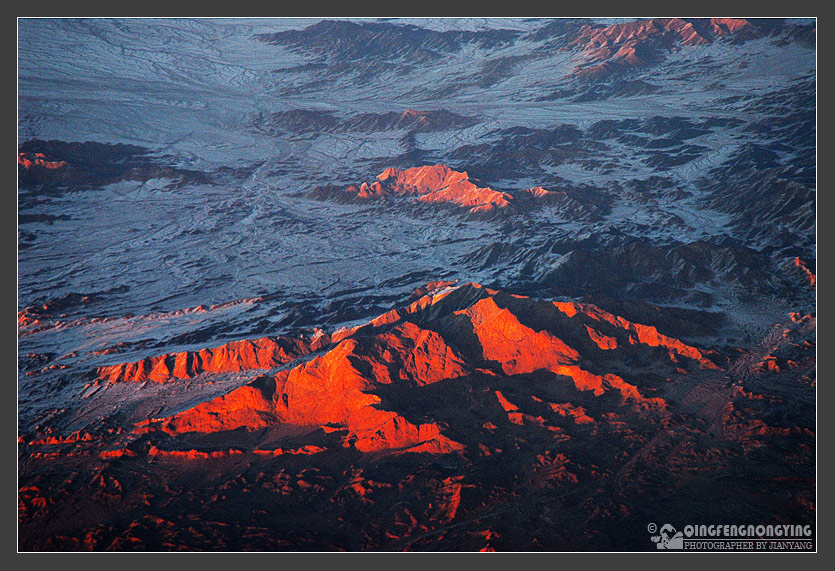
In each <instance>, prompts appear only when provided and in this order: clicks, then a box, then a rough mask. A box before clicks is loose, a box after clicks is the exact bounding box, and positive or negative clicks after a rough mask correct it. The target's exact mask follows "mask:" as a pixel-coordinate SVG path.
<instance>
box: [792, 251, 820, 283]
mask: <svg viewBox="0 0 835 571" xmlns="http://www.w3.org/2000/svg"><path fill="white" fill-rule="evenodd" d="M794 265H795V266H797V267H798V268H800V269H801V270H803V272H804V273H805V274H806V277H807V278H808V279H809V285H811V286H812V287H813V288H814V287H816V282H817V278H816V276H815V274H813V273H812V272H811V271H810V270H809V267H808V266H807V265H806V262H804V261H803V260H801V259H800V258H799V257H796V258H795V259H794Z"/></svg>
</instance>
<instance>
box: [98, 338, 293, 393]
mask: <svg viewBox="0 0 835 571" xmlns="http://www.w3.org/2000/svg"><path fill="white" fill-rule="evenodd" d="M309 351H310V345H309V343H307V342H305V341H304V340H302V339H292V338H274V337H263V338H261V339H255V340H243V341H233V342H231V343H227V344H226V345H221V346H220V347H216V348H214V349H202V350H200V351H185V352H182V353H170V354H167V355H159V356H156V357H148V358H145V359H142V360H140V361H135V362H132V363H120V364H118V365H112V366H108V367H100V368H99V369H98V371H97V376H98V377H100V378H102V379H105V380H107V381H110V382H114V383H115V382H142V381H153V382H157V383H164V382H167V381H172V380H182V379H189V378H192V377H194V376H196V375H198V374H200V373H204V372H206V373H230V372H238V371H246V370H252V369H272V368H274V367H277V366H279V365H283V364H285V363H289V362H290V361H292V360H294V359H296V358H298V357H299V356H301V355H304V354H306V353H308V352H309Z"/></svg>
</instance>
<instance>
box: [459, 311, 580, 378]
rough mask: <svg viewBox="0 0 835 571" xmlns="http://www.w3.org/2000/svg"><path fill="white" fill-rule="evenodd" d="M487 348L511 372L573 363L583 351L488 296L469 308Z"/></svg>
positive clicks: (489, 355)
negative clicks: (523, 320)
mask: <svg viewBox="0 0 835 571" xmlns="http://www.w3.org/2000/svg"><path fill="white" fill-rule="evenodd" d="M456 314H462V315H466V316H467V317H468V318H469V319H470V321H471V322H472V324H473V329H474V332H475V334H476V335H477V336H478V339H479V342H480V343H481V346H482V349H483V351H484V358H485V359H487V360H490V361H498V362H499V363H500V364H501V366H502V370H504V372H505V373H507V374H521V373H530V372H532V371H536V370H537V369H548V370H553V368H554V367H556V366H559V365H561V364H567V363H573V362H575V361H577V360H578V359H579V358H580V355H579V353H577V351H575V350H574V349H572V348H571V347H569V346H568V345H566V344H565V343H564V342H563V341H562V340H560V339H558V338H557V337H554V336H553V335H551V334H550V333H548V332H546V331H534V330H532V329H530V328H528V327H526V326H525V325H523V324H522V323H520V322H519V320H518V319H517V318H516V316H514V315H513V314H512V313H511V312H510V311H509V310H508V309H503V308H500V307H499V306H498V305H496V302H495V301H494V300H493V299H492V298H490V297H488V298H484V299H482V300H480V301H478V302H477V303H475V304H473V305H472V306H470V307H469V308H467V309H466V310H461V311H458V312H456Z"/></svg>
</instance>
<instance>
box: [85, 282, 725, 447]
mask: <svg viewBox="0 0 835 571" xmlns="http://www.w3.org/2000/svg"><path fill="white" fill-rule="evenodd" d="M427 288H428V291H430V292H431V293H427V295H424V296H422V297H420V298H419V299H417V300H416V301H414V302H413V303H411V304H410V305H408V306H405V307H403V308H400V309H397V310H392V311H391V312H388V313H386V314H383V315H381V316H380V317H378V318H376V319H374V320H372V321H370V322H368V323H367V324H365V325H363V326H358V327H354V328H351V329H345V330H340V331H337V332H334V333H332V334H330V335H325V336H322V337H321V338H317V341H316V343H315V345H311V344H310V343H308V342H302V341H299V342H297V343H296V344H293V343H292V342H291V341H290V340H287V339H282V340H281V345H279V344H278V341H275V340H273V339H271V338H265V339H261V340H258V341H255V342H251V341H238V342H235V343H231V344H228V345H225V346H222V347H219V348H217V349H214V350H204V351H201V352H197V353H182V354H179V355H173V356H172V355H167V356H161V357H155V358H149V359H145V360H144V361H140V362H139V363H132V364H123V365H116V366H114V367H109V368H105V369H101V370H100V371H99V374H100V375H102V376H104V377H105V378H108V379H110V380H111V381H119V380H141V379H148V380H153V381H158V382H165V381H176V380H177V379H181V378H186V377H188V376H190V375H192V374H194V373H196V372H197V371H198V370H200V371H216V372H223V371H240V370H244V369H247V368H251V369H268V368H272V367H278V366H279V365H282V364H284V363H287V362H288V361H290V360H292V359H293V358H294V357H298V356H300V355H303V354H305V352H308V351H311V350H312V351H316V350H321V351H323V352H322V353H321V354H319V355H318V356H316V357H314V358H313V359H312V360H310V361H308V362H305V363H301V364H298V365H296V366H295V367H291V368H286V369H284V370H281V371H279V372H278V373H277V374H275V375H274V376H273V377H261V378H259V379H257V380H256V381H254V382H253V383H250V384H248V385H246V386H243V387H240V388H238V389H235V390H233V391H231V392H229V393H227V394H225V395H222V396H220V397H218V398H215V399H213V400H210V401H207V402H204V403H201V404H199V405H197V406H195V407H193V408H191V409H188V410H185V411H183V412H181V413H179V414H175V415H174V416H171V417H167V418H162V419H156V420H150V421H146V422H144V423H142V427H141V431H142V432H148V431H152V432H153V431H155V430H162V431H164V432H167V433H169V434H181V433H213V432H222V431H229V430H235V429H241V428H243V429H246V430H250V431H251V430H260V429H264V428H268V427H271V426H280V425H288V426H299V427H323V428H325V429H326V430H327V431H333V430H344V431H346V432H345V434H346V436H345V438H344V440H343V446H353V447H355V448H356V449H357V450H360V451H363V452H370V451H380V450H409V451H423V452H435V453H448V452H453V451H459V450H462V449H463V448H464V446H463V445H462V444H461V443H459V442H456V441H455V440H454V439H452V438H450V437H448V436H447V435H445V434H443V425H442V424H439V423H436V422H430V421H420V422H416V421H413V420H408V419H407V418H406V416H404V415H403V414H401V413H399V412H398V410H397V407H396V406H393V407H392V406H391V403H388V402H387V401H386V399H385V398H384V397H382V396H380V395H383V394H388V392H387V391H388V389H385V387H392V389H391V390H396V391H410V390H419V389H420V388H421V387H426V386H429V385H434V384H436V383H442V382H443V383H450V382H455V381H456V379H460V378H466V377H468V376H472V375H477V376H478V375H482V376H483V375H489V376H492V377H519V376H526V375H530V374H534V373H536V374H542V373H546V374H549V375H552V376H553V378H554V379H555V381H554V382H555V383H557V385H556V386H564V387H566V390H568V389H569V388H570V390H571V391H574V393H566V394H577V395H578V396H579V395H587V396H583V397H582V398H581V400H582V401H583V402H586V400H587V399H588V398H595V397H602V396H606V397H607V398H610V399H614V400H612V401H611V402H612V403H614V404H615V406H617V407H626V408H627V409H631V408H634V409H635V410H641V409H647V408H651V409H657V410H659V411H660V410H664V409H665V407H666V405H665V403H664V401H663V399H662V398H658V397H652V396H648V395H647V394H646V393H645V392H642V391H645V390H649V391H650V392H652V391H654V390H655V388H654V387H652V386H650V385H646V384H645V383H644V384H645V388H644V389H642V388H641V386H640V383H639V382H636V381H635V380H633V379H629V380H627V377H625V373H624V371H626V372H629V366H630V363H634V362H639V361H646V360H648V359H649V360H652V361H653V362H654V364H653V368H654V369H655V370H660V371H667V372H668V374H674V373H682V372H685V371H686V370H687V369H688V368H691V369H693V370H698V369H712V368H716V367H717V366H716V365H715V364H714V363H713V362H712V361H710V360H709V359H708V358H707V356H706V355H705V353H704V352H702V351H700V350H698V349H696V348H695V347H691V346H689V345H686V344H685V343H683V342H681V341H679V340H677V339H673V338H671V337H667V336H664V335H661V334H660V333H658V331H657V330H656V329H655V328H654V327H650V326H644V325H641V324H635V323H631V322H629V321H627V320H625V319H623V318H621V317H617V316H614V315H612V314H610V313H608V312H605V311H603V310H601V309H599V308H597V307H595V306H591V305H583V304H574V303H559V302H557V303H550V302H545V301H537V300H534V299H531V298H526V297H522V296H510V295H507V294H504V293H501V292H498V291H495V290H490V289H487V288H483V287H482V286H479V285H477V284H466V285H463V286H458V287H449V285H448V284H446V283H439V284H436V285H435V286H434V287H433V288H430V287H429V286H427ZM659 349H660V352H659ZM640 373H641V372H640V371H639V370H638V371H633V372H632V374H634V375H635V379H638V380H639V381H640V379H641V376H642V375H641V374H640ZM444 386H447V385H446V384H445V385H444ZM398 387H400V388H398ZM617 403H619V404H617ZM547 406H549V407H551V410H552V411H553V412H554V413H556V414H558V415H560V416H562V417H565V416H566V415H568V416H569V417H572V418H586V416H585V413H584V412H583V408H582V407H581V406H580V407H579V408H578V406H575V405H573V404H571V403H552V402H549V403H547ZM515 413H516V411H514V414H515ZM520 414H521V413H520ZM516 420H517V421H519V422H524V421H529V422H536V423H539V424H540V425H542V426H543V427H546V428H547V427H549V426H550V425H548V423H547V421H546V420H545V419H544V418H542V417H541V415H527V416H525V415H523V416H519V417H518V418H516ZM551 428H553V427H551Z"/></svg>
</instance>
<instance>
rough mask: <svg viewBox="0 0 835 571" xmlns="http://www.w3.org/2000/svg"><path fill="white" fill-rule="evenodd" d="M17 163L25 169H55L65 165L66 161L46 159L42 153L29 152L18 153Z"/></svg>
mask: <svg viewBox="0 0 835 571" xmlns="http://www.w3.org/2000/svg"><path fill="white" fill-rule="evenodd" d="M17 164H19V165H20V166H22V167H23V168H25V169H27V170H28V169H30V168H32V167H42V168H45V169H50V170H55V169H59V168H61V167H65V166H67V161H48V160H46V156H45V155H44V154H43V153H36V154H35V155H34V156H31V155H29V153H18V155H17Z"/></svg>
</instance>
